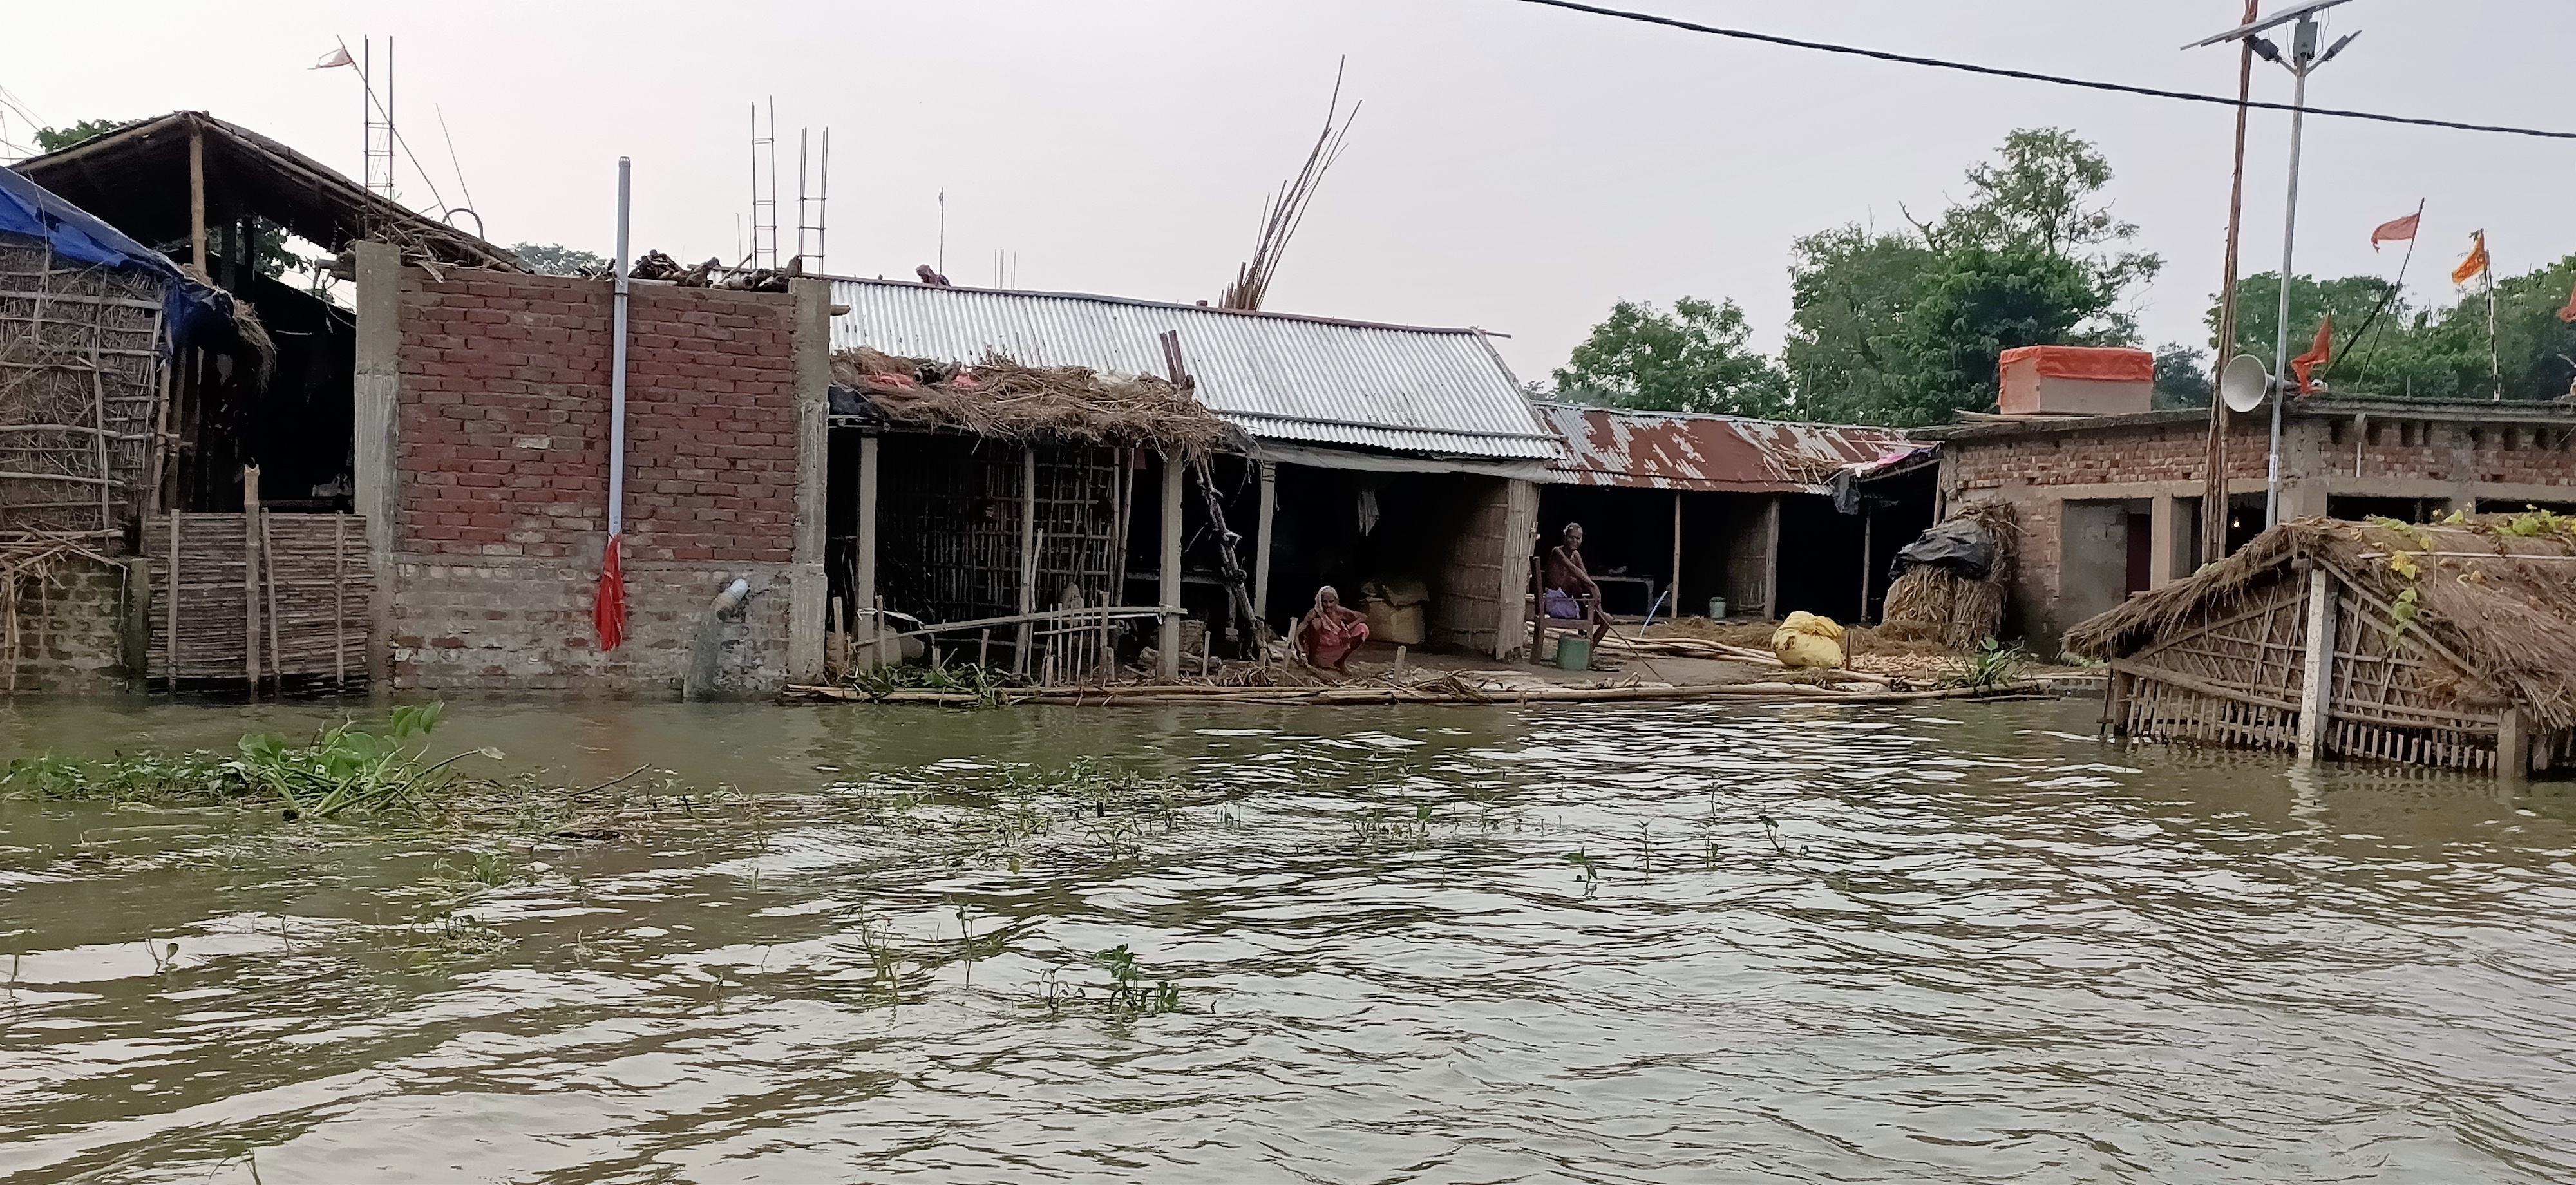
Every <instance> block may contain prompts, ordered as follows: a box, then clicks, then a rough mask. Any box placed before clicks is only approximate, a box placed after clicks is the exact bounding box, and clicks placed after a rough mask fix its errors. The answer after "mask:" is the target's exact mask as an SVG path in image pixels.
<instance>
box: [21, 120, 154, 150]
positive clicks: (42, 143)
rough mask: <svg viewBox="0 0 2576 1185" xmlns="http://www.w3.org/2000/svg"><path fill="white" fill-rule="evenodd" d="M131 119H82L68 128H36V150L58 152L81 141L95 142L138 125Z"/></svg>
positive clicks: (137, 121) (136, 121)
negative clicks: (111, 133)
mask: <svg viewBox="0 0 2576 1185" xmlns="http://www.w3.org/2000/svg"><path fill="white" fill-rule="evenodd" d="M139 122H141V121H139V120H132V119H84V120H82V121H80V122H79V123H76V124H73V125H71V126H70V127H62V128H37V129H36V148H37V150H38V151H41V152H60V151H62V150H63V149H66V148H69V147H71V146H72V145H74V144H78V143H80V142H81V141H83V140H95V139H97V138H98V137H100V136H104V135H106V134H108V133H109V132H113V131H116V130H117V129H119V128H129V127H132V126H134V125H135V124H136V123H139Z"/></svg>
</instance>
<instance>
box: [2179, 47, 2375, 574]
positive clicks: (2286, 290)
mask: <svg viewBox="0 0 2576 1185" xmlns="http://www.w3.org/2000/svg"><path fill="white" fill-rule="evenodd" d="M2343 2H2344V0H2310V2H2309V3H2306V4H2301V5H2298V6H2297V7H2295V8H2288V9H2284V10H2282V11H2280V12H2276V13H2273V14H2272V15H2271V16H2268V17H2264V18H2263V19H2261V20H2258V21H2255V22H2253V23H2252V24H2248V25H2242V26H2239V27H2237V28H2234V29H2230V30H2228V31H2226V32H2224V33H2220V34H2217V35H2216V36H2212V37H2204V38H2202V39H2200V40H2198V41H2195V42H2192V43H2191V44H2189V45H2186V46H2184V47H2183V48H2184V49H2199V48H2201V47H2202V46H2208V45H2218V44H2221V43H2224V42H2229V41H2246V42H2247V43H2248V44H2249V45H2251V46H2252V47H2253V50H2254V53H2255V55H2256V56H2257V57H2260V58H2262V59H2263V60H2264V61H2267V62H2278V63H2280V64H2281V66H2282V68H2283V69H2286V70H2288V71H2289V72H2290V76H2291V77H2292V78H2295V79H2297V80H2298V81H2297V82H2296V83H2295V84H2294V85H2293V87H2292V88H2291V94H2290V193H2289V198H2288V200H2287V201H2286V202H2285V203H2284V206H2285V209H2284V210H2283V212H2282V215H2281V308H2280V320H2279V324H2278V325H2277V326H2276V327H2275V331H2274V337H2273V344H2272V369H2273V384H2272V453H2271V460H2270V466H2269V469H2268V471H2267V473H2266V475H2265V477H2264V485H2263V525H2264V526H2265V527H2267V528H2269V527H2273V526H2277V525H2279V524H2280V521H2281V400H2282V399H2283V398H2285V397H2286V396H2287V395H2288V394H2289V391H2290V275H2291V272H2290V261H2291V256H2292V251H2293V249H2294V248H2295V247H2296V246H2297V245H2298V235H2299V136H2300V133H2301V131H2302V130H2303V129H2304V128H2305V127H2306V124H2307V116H2308V111H2307V104H2308V74H2309V73H2310V72H2311V71H2314V70H2315V69H2316V68H2317V67H2319V66H2322V65H2325V64H2326V63H2327V62H2331V61H2333V60H2334V57H2335V55H2336V54H2339V53H2342V52H2343V48H2344V47H2345V46H2347V45H2350V44H2352V39H2353V38H2355V37H2359V36H2361V33H2360V32H2359V31H2358V30H2356V31H2354V32H2350V33H2346V34H2344V35H2343V36H2342V37H2340V38H2338V39H2336V41H2335V43H2334V44H2333V45H2331V46H2328V47H2327V48H2326V51H2325V52H2324V53H2322V54H2320V53H2318V52H2317V14H2318V13H2320V12H2323V11H2325V10H2326V9H2329V8H2332V7H2334V6H2335V5H2338V4H2341V3H2343ZM2292 21H2296V22H2298V23H2297V26H2296V27H2295V28H2293V29H2292V30H2291V31H2290V53H2289V56H2288V57H2286V58H2285V57H2283V56H2282V55H2281V50H2280V47H2278V46H2275V45H2273V44H2272V43H2271V42H2269V41H2266V40H2264V39H2263V37H2262V36H2261V34H2262V33H2263V31H2264V30H2266V29H2270V28H2273V27H2275V26H2279V25H2284V24H2289V23H2290V22H2292ZM2235 344H2236V343H2234V342H2221V343H2219V347H2218V348H2220V349H2222V350H2225V349H2230V348H2233V347H2234V346H2235ZM2222 488H2224V487H2222Z"/></svg>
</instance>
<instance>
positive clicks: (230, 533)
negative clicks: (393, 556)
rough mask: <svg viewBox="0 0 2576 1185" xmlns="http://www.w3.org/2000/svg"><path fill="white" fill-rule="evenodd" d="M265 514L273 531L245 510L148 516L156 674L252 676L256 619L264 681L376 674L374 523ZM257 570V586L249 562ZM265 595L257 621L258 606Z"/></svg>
mask: <svg viewBox="0 0 2576 1185" xmlns="http://www.w3.org/2000/svg"><path fill="white" fill-rule="evenodd" d="M262 517H263V519H264V520H265V528H266V529H265V530H263V531H258V532H245V530H244V528H243V516H241V515H239V514H184V515H168V516H163V517H159V518H155V519H151V520H149V521H147V522H146V523H145V524H144V527H143V545H144V549H143V550H144V555H145V556H146V557H147V558H148V559H149V560H150V561H151V565H152V642H151V657H150V662H149V672H150V677H151V678H154V679H167V678H169V677H170V675H171V672H172V671H173V670H175V671H177V673H178V676H179V678H181V679H183V680H185V679H228V680H238V679H246V678H247V677H248V673H247V671H246V669H245V656H246V654H247V653H248V651H249V649H250V644H251V643H250V640H249V638H248V634H249V631H250V629H251V628H252V627H253V624H254V621H255V622H256V627H257V629H258V630H259V640H258V646H259V651H260V677H261V678H262V679H281V678H291V679H301V680H304V681H306V682H308V683H311V682H323V683H346V684H358V683H363V682H365V681H366V677H367V625H368V622H369V620H370V619H371V616H372V612H373V600H372V591H373V589H374V587H375V582H374V580H373V578H372V576H371V574H370V572H369V570H368V567H367V520H366V519H365V518H363V517H361V516H358V515H352V514H278V513H273V512H262ZM174 524H175V526H176V532H175V533H176V535H177V537H178V547H177V554H178V565H177V566H178V580H177V594H176V596H177V599H176V601H175V602H174V601H173V600H172V592H171V588H172V580H171V562H170V557H171V554H172V547H171V537H172V535H173V533H174V532H173V529H172V528H173V526H174ZM254 566H255V571H253V572H250V573H248V574H247V575H248V578H249V580H250V583H251V587H246V586H245V576H246V573H245V571H244V569H245V568H246V567H254ZM254 591H255V592H256V595H257V597H258V602H259V615H258V617H257V618H256V619H254V618H252V616H251V615H250V613H249V611H248V601H249V598H250V596H251V595H252V594H253V593H254ZM174 609H175V612H174ZM174 621H175V623H176V625H177V633H176V635H175V639H176V640H175V649H174V641H173V634H172V629H171V627H172V624H173V623H174Z"/></svg>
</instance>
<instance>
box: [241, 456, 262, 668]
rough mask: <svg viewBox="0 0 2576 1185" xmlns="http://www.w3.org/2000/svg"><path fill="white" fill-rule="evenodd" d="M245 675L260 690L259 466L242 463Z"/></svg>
mask: <svg viewBox="0 0 2576 1185" xmlns="http://www.w3.org/2000/svg"><path fill="white" fill-rule="evenodd" d="M242 678H244V679H246V680H248V681H249V683H250V690H251V694H252V695H254V696H256V695H257V694H259V466H257V465H245V466H243V467H242Z"/></svg>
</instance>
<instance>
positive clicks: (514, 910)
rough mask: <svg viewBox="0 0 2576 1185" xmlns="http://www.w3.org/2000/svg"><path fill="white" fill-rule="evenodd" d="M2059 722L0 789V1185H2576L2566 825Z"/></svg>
mask: <svg viewBox="0 0 2576 1185" xmlns="http://www.w3.org/2000/svg"><path fill="white" fill-rule="evenodd" d="M2096 710H2098V705H2095V704H2088V703H2081V702H2074V703H2065V704H2058V703H2039V704H2034V703H2019V704H2003V705H1985V706H1974V705H1942V706H1940V707H1939V708H1938V710H1873V711H1859V710H1853V709H1818V708H1805V707H1748V706H1713V707H1670V706H1620V707H1605V708H1556V709H1548V710H1537V709H1533V710H1526V711H1502V710H1478V709H1427V710H1420V711H1404V710H1387V711H1365V710H1340V711H1332V710H1326V711H1314V710H1307V711H1292V710H1269V709H1261V710H1174V711H1166V712H1142V711H1118V712H1099V711H1063V710H1032V711H1005V712H989V713H982V714H958V713H941V712H936V711H906V710H869V709H838V710H810V709H809V710H797V709H781V708H775V707H753V706H697V707H681V706H642V707H597V708H568V709H567V708H527V707H505V706H490V705H470V704H458V705H451V710H450V716H449V721H448V723H447V725H446V726H444V727H443V728H442V729H441V731H440V734H439V736H438V738H437V739H438V742H439V744H440V746H441V747H442V748H444V749H450V750H452V749H455V748H465V747H470V746H477V745H486V744H489V745H495V746H498V747H500V748H502V749H504V750H506V751H507V752H508V754H509V757H508V761H507V764H508V766H510V767H511V768H515V769H526V768H532V767H547V768H549V769H551V770H553V771H555V773H556V778H557V780H558V781H560V782H562V783H565V784H573V785H580V786H590V785H595V784H597V783H599V782H603V781H607V780H609V779H612V778H615V777H617V776H618V775H620V774H622V773H625V772H626V771H628V770H631V769H633V768H635V767H636V766H638V765H646V764H650V765H654V766H659V767H667V768H669V769H672V770H675V771H677V772H678V774H679V775H680V776H681V777H682V778H684V779H686V780H688V781H689V782H691V783H692V784H694V785H697V786H700V787H713V786H715V785H717V784H718V783H730V784H732V785H733V786H735V787H738V788H739V790H740V791H741V794H739V795H734V794H725V793H716V794H713V795H705V796H698V795H693V796H692V797H691V798H689V799H687V800H671V801H661V802H659V803H657V804H656V805H655V806H654V807H653V808H652V809H650V810H646V809H644V808H639V807H632V806H630V809H629V817H628V818H627V820H626V821H625V822H624V823H622V824H621V825H620V827H619V828H618V830H619V834H618V836H617V837H616V838H614V839H600V838H597V837H595V836H586V837H559V838H546V837H537V838H536V839H534V841H533V843H532V844H531V843H530V842H526V841H522V842H520V843H518V844H516V845H513V844H510V843H505V842H501V841H500V840H498V839H494V840H492V841H490V842H485V843H479V844H478V843H476V842H472V841H460V840H459V839H458V838H456V837H454V836H438V835H404V834H385V833H375V832H369V831H367V830H365V829H361V828H354V827H335V826H323V825H315V824H311V823H299V824H281V823H280V822H278V821H277V820H276V819H275V818H274V816H273V815H272V816H269V817H266V818H261V817H257V816H250V815H244V814H236V813H231V812H223V811H147V810H136V809H126V810H106V809H102V808H97V807H67V806H59V805H49V806H38V805H31V804H24V803H20V804H15V805H9V806H5V807H0V845H5V846H0V944H5V945H0V959H8V960H9V970H10V976H11V978H10V980H9V986H8V988H7V989H6V993H5V995H0V1177H7V1178H8V1179H10V1180H13V1181H29V1182H52V1181H100V1182H105V1181H115V1182H129V1181H209V1180H211V1181H219V1182H220V1181H250V1180H252V1179H253V1177H252V1169H253V1165H252V1161H251V1159H250V1155H251V1154H252V1153H253V1152H255V1154H256V1170H257V1174H258V1179H259V1180H261V1181H264V1182H266V1183H268V1185H283V1183H289V1182H343V1181H358V1180H366V1181H509V1182H539V1181H543V1182H612V1181H613V1182H681V1181H687V1182H715V1181H727V1182H730V1181H780V1182H808V1181H860V1180H869V1181H873V1180H889V1179H918V1180H931V1181H971V1182H986V1181H1005V1180H1008V1181H1039V1180H1046V1181H1056V1180H1089V1181H1132V1180H1156V1181H1318V1182H1344V1181H1443V1182H1448V1181H1478V1182H1481V1181H1621V1182H1627V1181H1710V1180H1726V1181H1738V1180H1741V1181H1770V1180H1778V1181H1817V1182H1826V1181H1831V1182H1846V1181H1930V1182H1966V1181H1981V1182H1982V1181H1995V1182H2002V1181H2017V1182H2018V1181H2105V1180H2129V1181H2188V1182H2208V1181H2287V1180H2301V1181H2307V1180H2387V1181H2428V1182H2429V1181H2439V1182H2465V1181H2544V1180H2568V1179H2570V1178H2571V1177H2576V1135H2571V1134H2570V1133H2571V1132H2576V1022H2571V1020H2570V1018H2571V1017H2576V863H2571V860H2570V850H2571V843H2572V842H2576V837H2571V831H2570V827H2569V821H2570V819H2571V817H2576V804H2571V799H2570V797H2569V795H2568V794H2567V793H2566V792H2565V791H2561V790H2551V789H2548V788H2542V789H2541V790H2538V791H2536V792H2532V793H2528V794H2525V795H2522V796H2520V797H2511V796H2501V795H2499V794H2498V793H2497V792H2496V791H2495V790H2494V789H2493V788H2492V787H2491V785H2490V784H2489V783H2486V782H2484V781H2479V780H2468V779H2458V778H2452V777H2444V776H2403V775H2395V774H2389V773H2370V772H2356V771H2331V770H2330V771H2326V772H2323V773H2320V774H2317V775H2315V776H2307V775H2293V774H2291V773H2290V771H2288V770H2287V769H2285V768H2284V767H2283V766H2282V765H2281V764H2279V763H2275V762H2270V761H2266V760H2262V759H2250V758H2235V757H2224V756H2215V755H2211V756H2194V755H2191V754H2188V753H2176V752H2168V751H2160V750H2139V751H2127V752H2124V751H2121V750H2118V749H2113V748H2107V747H2104V746H2101V745H2099V744H2097V743H2096V742H2094V741H2093V740H2091V739H2089V737H2090V733H2091V718H2092V715H2093V714H2094V712H2095V711H2096ZM322 719H323V717H322V716H321V715H320V714H318V713H315V712H313V711H310V710H301V709H269V710H231V709H215V708H203V707H197V708H172V707H153V708H145V709H139V710H134V711H123V712H121V711H117V710H112V709H100V708H96V707H69V706H66V707H51V708H21V709H18V710H16V711H15V713H14V714H0V753H6V754H13V755H14V754H21V753H26V752H29V751H32V750H37V749H43V748H48V747H51V748H54V749H56V750H57V751H87V752H96V751H102V750H104V749H107V748H111V747H116V746H121V745H123V746H130V745H134V744H136V743H139V742H141V741H143V740H145V739H146V738H150V739H151V740H152V741H154V742H155V743H159V744H162V745H165V746H166V745H188V744H209V745H211V744H219V743H226V742H229V740H230V739H231V737H233V736H234V735H236V734H238V733H239V732H241V731H244V730H245V729H246V728H250V727H254V726H256V727H296V728H303V727H310V726H312V725H313V724H315V723H317V722H319V721H320V720H322ZM1082 754H1094V755H1096V756H1097V761H1098V766H1097V769H1098V770H1100V771H1108V772H1113V773H1124V772H1130V771H1132V772H1141V773H1144V774H1149V775H1153V776H1155V777H1159V778H1164V779H1169V781H1168V782H1164V783H1159V784H1155V785H1141V786H1140V785H1128V786H1126V787H1125V788H1119V782H1118V779H1116V778H1113V777H1108V776H1100V775H1093V776H1074V777H1070V778H1068V777H1067V776H1065V775H1064V774H1063V773H1062V772H1061V771H1063V770H1064V768H1065V767H1066V766H1067V764H1068V763H1069V762H1072V761H1074V760H1075V759H1076V757H1077V756H1078V755H1082ZM1033 771H1034V772H1033ZM629 784H630V785H632V784H634V783H629ZM1766 818H1767V819H1768V820H1769V821H1770V823H1769V824H1768V825H1766V824H1765V822H1764V820H1765V819H1766ZM1577 855H1579V856H1580V857H1581V861H1580V862H1578V861H1577V860H1575V859H1572V857H1575V856H1577ZM487 882H490V883H487ZM465 919H470V920H465ZM174 942H175V943H176V944H177V952H176V953H175V954H171V953H169V952H168V946H169V944H171V943H174ZM1122 945H1123V946H1124V947H1126V948H1127V950H1128V951H1129V952H1130V953H1131V954H1132V955H1133V957H1134V959H1135V962H1136V976H1137V979H1136V982H1135V984H1134V987H1135V991H1133V992H1130V993H1123V994H1116V995H1113V993H1115V990H1116V985H1115V984H1114V983H1113V980H1112V976H1111V972H1110V969H1109V967H1108V966H1107V965H1106V964H1105V963H1104V962H1102V961H1100V960H1098V959H1095V958H1093V957H1092V955H1093V953H1094V952H1098V951H1101V950H1104V949H1108V948H1113V947H1118V946H1122ZM1166 981H1167V982H1168V983H1169V984H1170V985H1171V989H1172V994H1171V995H1165V994H1163V993H1162V990H1161V985H1162V984H1163V983H1164V982H1166ZM1173 996H1176V997H1177V1000H1176V1002H1177V1004H1178V1007H1179V1011H1176V1012H1172V1011H1163V1010H1162V1009H1163V1008H1164V1007H1166V1006H1167V1005H1169V1004H1171V1003H1174V1002H1175V1001H1174V1000H1173V998H1172V997H1173Z"/></svg>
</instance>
